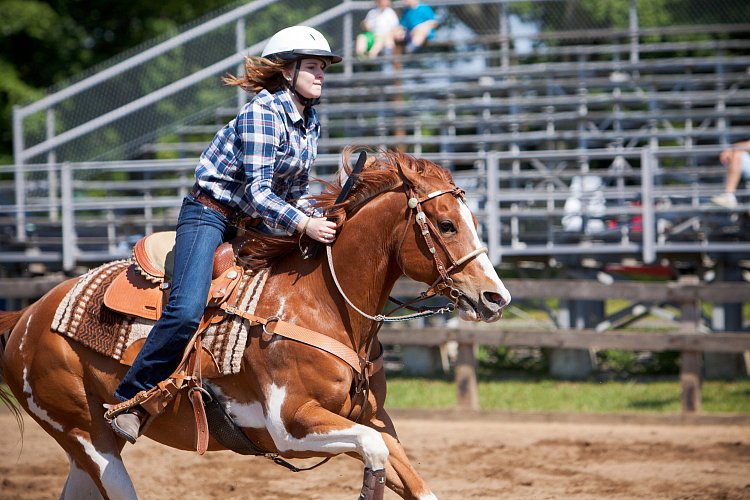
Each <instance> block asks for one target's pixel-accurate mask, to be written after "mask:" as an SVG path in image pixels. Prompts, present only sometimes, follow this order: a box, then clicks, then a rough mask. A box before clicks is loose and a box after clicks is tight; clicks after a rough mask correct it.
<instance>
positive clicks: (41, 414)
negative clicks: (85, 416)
mask: <svg viewBox="0 0 750 500" xmlns="http://www.w3.org/2000/svg"><path fill="white" fill-rule="evenodd" d="M28 374H29V372H28V370H27V369H26V368H24V369H23V393H24V394H25V395H26V406H28V408H29V411H30V412H31V413H33V414H34V415H36V417H37V418H38V419H39V420H41V421H43V422H46V423H47V424H49V426H50V427H52V428H53V429H55V430H56V431H57V432H64V431H65V429H64V428H63V426H62V425H61V424H60V423H58V422H55V421H54V420H52V417H50V416H49V413H47V410H45V409H44V408H42V407H41V406H39V404H38V403H37V402H36V399H34V394H33V393H32V392H31V384H29V378H28Z"/></svg>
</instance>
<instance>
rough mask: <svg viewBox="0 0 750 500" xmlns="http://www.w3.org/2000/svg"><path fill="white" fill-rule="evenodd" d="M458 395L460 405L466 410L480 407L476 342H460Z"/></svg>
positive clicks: (457, 380)
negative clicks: (475, 351) (475, 354)
mask: <svg viewBox="0 0 750 500" xmlns="http://www.w3.org/2000/svg"><path fill="white" fill-rule="evenodd" d="M456 391H457V394H456V397H457V400H458V407H459V408H461V409H464V410H478V409H479V390H478V389H477V360H476V357H475V356H474V344H473V343H471V344H469V343H464V342H459V344H458V357H457V359H456Z"/></svg>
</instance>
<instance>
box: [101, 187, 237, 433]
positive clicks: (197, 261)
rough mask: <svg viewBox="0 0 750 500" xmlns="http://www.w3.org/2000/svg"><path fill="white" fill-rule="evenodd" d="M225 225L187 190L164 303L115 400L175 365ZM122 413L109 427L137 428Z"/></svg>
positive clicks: (201, 304) (200, 305) (202, 300)
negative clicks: (112, 425) (162, 310)
mask: <svg viewBox="0 0 750 500" xmlns="http://www.w3.org/2000/svg"><path fill="white" fill-rule="evenodd" d="M228 227H229V224H228V222H227V219H226V217H224V216H223V215H222V214H220V213H219V212H217V211H216V210H214V209H212V208H208V207H206V206H204V205H203V204H201V203H200V202H198V201H196V200H195V199H194V198H193V197H192V196H190V195H189V196H188V197H187V198H185V201H184V202H183V205H182V209H181V211H180V217H179V219H178V222H177V237H176V242H175V250H174V252H175V256H174V273H173V278H172V283H171V290H170V295H169V302H168V303H167V307H166V308H165V309H164V312H163V314H162V316H161V318H160V319H159V321H157V322H156V324H155V325H154V328H153V329H152V330H151V332H150V333H149V335H148V338H147V339H146V342H145V343H144V345H143V348H142V349H141V351H140V353H138V356H137V357H136V359H135V361H134V362H133V366H132V367H131V368H130V370H128V372H127V373H126V374H125V376H124V377H123V379H122V381H121V382H120V385H119V386H118V387H117V389H116V390H115V396H116V397H117V398H118V399H120V400H121V401H127V400H129V399H131V398H133V397H135V396H136V395H137V394H138V393H140V392H141V391H146V390H149V389H151V388H153V387H154V386H156V385H157V384H158V383H159V382H161V381H163V380H165V379H166V378H168V377H169V376H170V375H171V374H172V373H173V372H174V370H175V369H176V368H177V365H178V364H179V362H180V360H181V359H182V354H183V352H184V351H185V348H186V347H187V343H188V342H189V341H190V339H191V338H192V336H193V334H194V333H195V330H196V328H197V327H198V324H199V322H200V319H201V316H202V315H203V311H204V309H205V306H206V298H207V296H208V289H209V287H210V285H211V269H212V265H213V254H214V252H215V251H216V248H217V247H218V246H219V245H220V244H221V242H222V241H223V240H224V236H225V234H226V233H227V231H228ZM122 416H123V418H121V419H120V420H123V422H120V424H121V428H120V429H117V426H115V430H119V431H122V430H123V429H122V426H125V425H126V424H129V427H130V430H131V431H132V427H133V426H134V425H135V426H136V427H140V424H141V420H142V419H135V418H133V417H132V416H128V415H125V414H123V415H122ZM118 418H119V417H118ZM127 420H130V422H127ZM118 434H120V435H121V436H122V437H125V438H126V439H128V440H129V441H131V440H134V438H135V437H137V434H136V436H133V435H132V432H130V431H126V432H118ZM131 438H132V439H131Z"/></svg>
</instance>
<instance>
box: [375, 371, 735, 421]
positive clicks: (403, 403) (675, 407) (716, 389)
mask: <svg viewBox="0 0 750 500" xmlns="http://www.w3.org/2000/svg"><path fill="white" fill-rule="evenodd" d="M702 397H703V405H702V409H703V412H706V413H750V380H742V381H735V382H721V381H706V382H704V383H703V388H702ZM479 401H480V404H481V407H482V409H491V410H506V411H554V412H587V413H618V412H651V413H679V412H680V384H679V382H678V381H677V380H675V381H671V380H670V381H656V382H601V383H599V382H561V381H555V380H541V381H532V380H524V381H519V380H509V381H480V383H479ZM455 404H456V388H455V385H454V384H453V382H452V381H450V380H442V379H426V378H402V377H389V379H388V399H387V401H386V407H387V408H451V407H454V406H455Z"/></svg>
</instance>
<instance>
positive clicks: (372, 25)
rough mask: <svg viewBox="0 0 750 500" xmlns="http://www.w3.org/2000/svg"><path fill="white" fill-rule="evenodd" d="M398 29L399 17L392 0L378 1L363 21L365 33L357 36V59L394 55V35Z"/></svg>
mask: <svg viewBox="0 0 750 500" xmlns="http://www.w3.org/2000/svg"><path fill="white" fill-rule="evenodd" d="M396 28H398V15H397V14H396V11H395V10H393V9H392V8H391V0H376V1H375V7H374V8H372V9H370V10H369V11H368V12H367V15H366V16H365V19H364V20H363V21H362V29H364V31H363V32H362V33H360V34H359V35H357V41H356V45H355V51H356V53H357V57H360V58H363V57H370V58H373V57H377V56H378V55H379V54H380V51H381V50H382V51H383V54H385V55H390V54H393V47H394V44H395V42H394V40H393V37H394V33H395V30H396Z"/></svg>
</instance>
